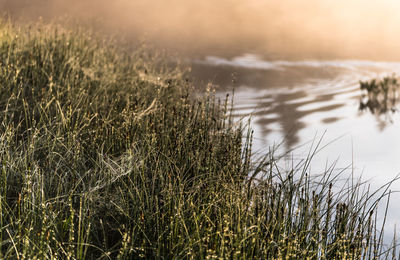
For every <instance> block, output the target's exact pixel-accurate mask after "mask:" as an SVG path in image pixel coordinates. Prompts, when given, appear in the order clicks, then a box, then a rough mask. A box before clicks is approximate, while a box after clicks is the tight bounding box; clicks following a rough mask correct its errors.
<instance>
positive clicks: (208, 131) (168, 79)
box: [0, 22, 396, 259]
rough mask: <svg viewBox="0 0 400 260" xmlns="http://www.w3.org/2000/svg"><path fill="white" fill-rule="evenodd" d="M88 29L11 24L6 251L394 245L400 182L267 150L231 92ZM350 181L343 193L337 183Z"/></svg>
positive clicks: (1, 129)
mask: <svg viewBox="0 0 400 260" xmlns="http://www.w3.org/2000/svg"><path fill="white" fill-rule="evenodd" d="M113 46H116V44H115V43H112V42H105V41H103V40H101V39H99V38H98V37H97V36H96V35H90V34H88V33H87V32H86V31H84V30H72V31H70V30H67V29H63V28H61V27H59V26H56V25H43V24H41V25H34V26H31V27H19V26H14V25H11V24H10V23H7V22H3V23H1V26H0V88H1V91H0V160H1V175H0V241H1V246H0V257H1V258H7V259H140V258H150V259H151V258H156V259H172V258H177V259H181V258H187V259H204V258H206V259H217V258H232V259H248V258H260V259H272V258H273V259H283V258H285V259H286V258H289V259H291V258H310V259H339V258H340V259H342V258H353V259H361V258H371V259H372V258H375V259H376V258H381V257H384V256H392V252H395V251H396V250H393V248H391V247H385V246H384V244H383V238H382V232H381V231H382V230H381V228H380V227H378V226H377V216H376V212H377V205H378V202H379V201H380V200H382V199H383V198H384V197H385V196H386V195H387V194H388V188H387V186H385V187H383V189H382V190H380V193H379V194H380V195H377V193H375V192H370V191H369V190H368V188H367V186H365V185H361V184H360V183H359V182H354V183H353V182H348V184H347V185H346V186H343V187H341V189H337V187H336V186H337V180H338V178H339V175H340V174H334V168H333V167H331V168H328V169H327V170H326V171H325V172H322V173H321V175H320V176H319V177H318V176H317V177H312V176H310V163H311V161H312V157H313V155H314V154H315V151H316V150H313V151H311V153H310V155H309V156H308V157H307V159H306V160H305V161H302V162H301V163H299V164H298V165H294V166H293V167H292V168H291V169H289V170H287V171H284V170H282V169H281V168H280V167H278V163H277V161H276V159H275V157H274V154H273V153H272V152H271V153H267V154H266V155H265V156H263V157H261V159H260V160H258V162H257V163H256V162H255V161H256V160H255V158H254V156H253V155H252V154H251V139H252V137H251V136H252V132H251V131H250V130H246V128H244V127H242V126H241V125H236V124H235V123H234V122H233V120H232V117H231V116H230V115H231V113H230V109H229V106H230V105H229V104H228V103H229V101H228V99H227V100H225V101H222V102H221V101H219V100H217V99H216V98H215V97H214V96H213V94H212V92H206V93H204V97H201V98H195V97H193V96H192V95H191V94H190V93H191V92H193V88H192V86H191V83H190V81H187V80H186V79H185V75H184V74H182V72H181V71H180V70H179V69H167V68H166V67H163V66H162V65H161V64H162V60H160V59H159V58H157V57H156V58H154V57H153V56H152V55H151V54H149V53H147V52H146V51H144V50H138V51H137V52H136V53H126V52H124V51H123V50H121V49H119V48H118V47H113ZM335 190H336V192H335Z"/></svg>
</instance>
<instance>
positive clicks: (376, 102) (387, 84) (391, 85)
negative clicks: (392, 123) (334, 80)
mask: <svg viewBox="0 0 400 260" xmlns="http://www.w3.org/2000/svg"><path fill="white" fill-rule="evenodd" d="M399 88H400V85H399V82H398V80H397V77H396V76H395V75H392V76H387V77H384V78H383V79H382V80H377V79H372V80H370V81H360V89H361V90H362V91H364V92H365V91H366V95H365V94H364V95H363V97H362V99H361V101H360V110H365V109H368V110H369V111H370V112H371V113H373V114H377V115H380V114H386V113H388V112H395V111H397V109H396V106H397V102H398V98H399V92H398V91H399Z"/></svg>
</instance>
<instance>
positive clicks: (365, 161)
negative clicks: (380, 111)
mask: <svg viewBox="0 0 400 260" xmlns="http://www.w3.org/2000/svg"><path fill="white" fill-rule="evenodd" d="M192 73H193V75H194V78H197V79H203V80H206V81H211V82H212V83H214V84H215V85H218V86H219V88H218V94H219V95H221V96H224V95H225V94H226V93H228V92H232V90H233V89H234V91H235V98H234V104H235V106H234V108H235V109H234V114H235V117H236V118H238V119H240V118H244V120H246V119H247V118H249V117H251V126H252V128H253V129H254V145H253V147H254V150H255V151H257V152H258V153H260V154H262V153H265V152H268V150H269V149H270V148H271V147H273V146H275V145H277V144H281V145H280V146H279V148H278V153H281V154H282V153H285V152H287V151H292V152H291V153H290V156H288V160H286V163H288V162H289V163H290V161H292V160H299V159H302V158H304V157H305V156H306V155H307V152H308V151H309V150H310V147H311V143H312V142H313V141H314V142H315V141H318V140H319V139H320V138H321V137H322V144H321V146H320V147H323V149H321V150H320V151H319V152H318V154H317V156H316V157H315V159H314V161H313V163H312V171H313V172H315V173H318V172H321V171H323V170H324V169H326V167H327V165H328V166H329V165H332V163H334V162H335V161H337V163H336V169H338V170H341V169H343V168H345V167H350V170H348V171H347V172H349V174H350V173H351V172H352V170H351V169H354V171H353V173H354V174H355V176H362V179H363V180H367V181H369V182H370V183H371V186H372V188H377V187H379V186H380V185H382V184H384V183H386V182H388V181H390V180H392V179H393V178H394V177H395V176H396V174H398V173H399V172H400V158H399V155H400V112H398V113H392V114H388V115H382V116H376V115H373V114H371V113H370V112H369V111H363V112H361V111H359V103H360V98H361V94H362V93H361V91H360V90H359V81H360V80H368V79H372V78H376V77H383V76H388V75H391V74H393V73H396V74H397V75H400V62H376V61H365V60H304V61H283V60H275V61H270V60H266V59H263V58H261V57H258V56H256V55H250V54H246V55H242V56H239V57H236V58H232V59H226V58H219V57H214V56H209V57H205V58H204V59H198V60H195V61H193V64H192ZM325 145H326V146H325ZM392 189H393V190H398V191H400V181H398V182H397V183H395V184H394V185H393V188H392ZM392 198H393V199H392V203H391V206H390V207H391V213H390V215H389V216H390V220H389V223H388V224H389V225H387V226H388V227H390V229H392V228H393V225H392V224H394V223H397V224H399V222H400V221H397V216H398V215H399V214H400V204H398V203H396V201H397V200H399V199H400V195H399V194H394V195H393V196H392ZM396 213H397V214H396ZM399 220H400V219H399Z"/></svg>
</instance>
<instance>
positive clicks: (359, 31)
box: [0, 0, 400, 60]
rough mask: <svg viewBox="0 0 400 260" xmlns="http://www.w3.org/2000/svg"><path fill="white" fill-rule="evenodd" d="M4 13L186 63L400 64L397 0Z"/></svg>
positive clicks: (27, 6)
mask: <svg viewBox="0 0 400 260" xmlns="http://www.w3.org/2000/svg"><path fill="white" fill-rule="evenodd" d="M0 10H2V11H3V13H7V14H9V15H10V16H11V17H12V19H15V20H18V21H28V20H33V21H34V20H36V19H38V17H43V19H48V20H51V19H53V18H55V17H60V16H62V17H70V18H71V20H73V21H78V22H80V23H82V24H87V25H90V26H93V27H94V28H95V29H96V30H98V31H100V32H104V33H112V34H117V35H120V36H121V37H124V38H125V39H130V40H133V41H138V40H139V41H146V42H149V43H151V44H152V45H154V46H156V47H158V48H165V49H169V50H172V51H176V52H179V53H181V54H182V55H191V56H202V55H220V56H234V55H240V54H243V53H255V54H259V55H261V56H265V57H268V58H271V59H281V58H285V59H373V60H400V50H399V46H400V37H399V35H400V16H399V15H398V13H399V12H400V3H399V2H398V1H396V0H381V1H376V0H352V1H344V0H336V1H333V0H332V1H331V0H325V1H322V0H274V1H273V0H247V1H239V0H218V1H211V0H203V1H198V0H197V1H192V0H168V1H165V0H134V1H133V0H114V1H105V0H68V1H67V0H64V1H62V0H36V1H35V0H0Z"/></svg>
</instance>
